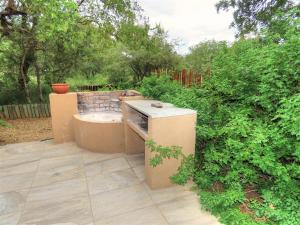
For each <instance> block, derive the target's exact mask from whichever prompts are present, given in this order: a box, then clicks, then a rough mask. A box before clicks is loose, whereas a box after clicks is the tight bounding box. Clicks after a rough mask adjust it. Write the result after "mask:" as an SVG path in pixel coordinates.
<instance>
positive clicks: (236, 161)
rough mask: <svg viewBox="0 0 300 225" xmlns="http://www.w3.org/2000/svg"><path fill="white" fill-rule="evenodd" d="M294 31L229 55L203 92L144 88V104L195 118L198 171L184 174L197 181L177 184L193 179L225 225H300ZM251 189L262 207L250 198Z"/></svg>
mask: <svg viewBox="0 0 300 225" xmlns="http://www.w3.org/2000/svg"><path fill="white" fill-rule="evenodd" d="M291 30H292V31H294V32H290V33H289V36H288V37H286V40H284V41H283V42H280V43H276V42H270V41H269V40H263V41H261V40H241V41H239V42H236V43H234V44H233V46H231V47H228V48H227V49H224V50H223V51H221V52H220V53H219V54H218V55H217V56H216V57H215V59H214V61H213V66H212V75H211V76H210V77H207V78H206V79H205V83H204V85H203V86H202V87H201V88H197V87H192V88H182V87H178V86H177V85H176V84H174V83H173V82H170V81H169V80H168V79H167V78H164V77H163V78H157V77H150V78H146V79H145V80H144V81H143V82H142V87H141V90H142V93H144V94H145V95H146V96H150V97H153V98H156V99H160V100H163V101H167V102H170V103H173V104H175V105H177V106H180V107H188V108H193V109H195V110H197V114H198V118H197V127H196V131H197V144H196V158H195V163H194V165H189V166H188V167H187V166H185V165H182V166H181V170H185V171H192V173H188V172H182V173H180V171H179V173H178V174H179V178H178V177H177V180H176V179H172V180H173V181H177V183H184V181H185V180H187V179H189V177H190V176H191V175H192V177H193V179H194V182H195V183H196V184H197V186H198V187H199V189H200V198H201V202H202V205H203V207H205V208H207V209H209V210H211V211H212V212H213V213H215V214H216V215H219V216H221V221H222V222H223V223H225V224H247V225H248V224H280V225H290V224H293V225H296V224H300V211H299V208H300V157H299V156H300V61H299V59H300V47H299V46H300V38H299V37H300V36H299V32H297V29H294V28H291ZM187 168H189V169H187ZM178 174H177V175H178ZM217 184H218V185H220V186H221V187H222V188H221V190H216V189H215V186H216V185H217ZM250 187H251V189H252V191H253V192H255V193H256V194H257V195H258V196H259V198H260V200H259V201H254V200H253V199H250V198H249V197H247V191H246V190H248V189H249V188H250ZM241 204H246V205H247V207H248V208H249V212H248V213H247V214H245V213H242V212H241V211H240V210H239V207H240V205H241Z"/></svg>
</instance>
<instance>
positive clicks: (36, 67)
mask: <svg viewBox="0 0 300 225" xmlns="http://www.w3.org/2000/svg"><path fill="white" fill-rule="evenodd" d="M34 68H35V74H36V81H37V85H38V90H39V100H40V102H43V100H44V98H43V90H42V86H41V73H40V67H39V65H38V63H37V62H35V63H34Z"/></svg>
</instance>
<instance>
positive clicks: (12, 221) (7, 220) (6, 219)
mask: <svg viewBox="0 0 300 225" xmlns="http://www.w3.org/2000/svg"><path fill="white" fill-rule="evenodd" d="M20 216H21V212H14V213H9V214H5V215H0V225H17V224H18V221H19V219H20Z"/></svg>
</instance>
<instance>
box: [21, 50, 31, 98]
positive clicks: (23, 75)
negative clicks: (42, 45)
mask: <svg viewBox="0 0 300 225" xmlns="http://www.w3.org/2000/svg"><path fill="white" fill-rule="evenodd" d="M26 56H27V50H25V51H24V55H23V57H22V62H21V66H20V73H21V77H22V80H23V87H24V92H25V97H26V101H27V103H31V99H30V93H29V89H28V86H27V81H26V78H27V72H28V68H26V67H24V66H25V60H26Z"/></svg>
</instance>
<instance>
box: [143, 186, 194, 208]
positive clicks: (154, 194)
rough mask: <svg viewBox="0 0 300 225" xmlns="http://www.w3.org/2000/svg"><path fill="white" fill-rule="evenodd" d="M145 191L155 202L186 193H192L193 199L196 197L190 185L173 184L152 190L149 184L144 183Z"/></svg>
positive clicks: (158, 202)
mask: <svg viewBox="0 0 300 225" xmlns="http://www.w3.org/2000/svg"><path fill="white" fill-rule="evenodd" d="M144 185H145V188H146V190H147V192H148V193H149V194H150V196H151V199H152V200H153V201H154V203H156V204H160V203H163V202H167V201H170V200H174V199H177V198H180V197H184V196H187V195H193V196H194V198H195V199H198V197H197V194H196V193H195V192H192V191H191V185H186V186H173V187H169V188H162V189H156V190H152V189H151V188H149V186H148V185H147V184H146V183H144Z"/></svg>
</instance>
